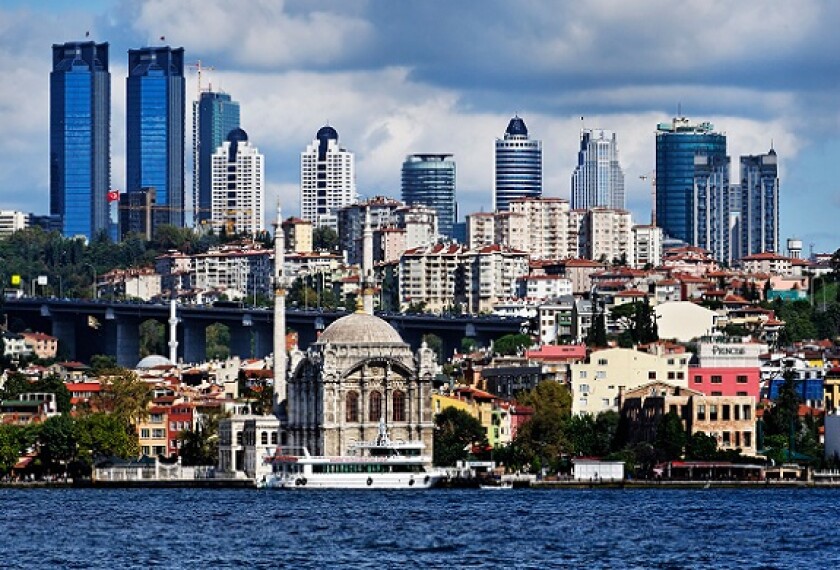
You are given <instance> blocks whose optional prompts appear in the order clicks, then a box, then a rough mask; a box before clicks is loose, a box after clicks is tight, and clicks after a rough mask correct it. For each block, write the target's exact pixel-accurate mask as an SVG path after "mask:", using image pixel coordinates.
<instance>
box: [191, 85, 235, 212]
mask: <svg viewBox="0 0 840 570" xmlns="http://www.w3.org/2000/svg"><path fill="white" fill-rule="evenodd" d="M199 87H201V86H199ZM238 128H239V103H238V102H237V101H234V100H233V99H231V96H230V95H228V94H227V93H221V92H218V91H201V92H200V93H199V96H198V101H193V210H194V212H193V221H194V223H195V225H196V227H199V226H201V225H203V224H206V223H208V222H209V221H210V211H211V203H212V193H213V190H212V188H213V179H212V175H211V163H212V158H211V157H212V156H213V153H215V152H216V149H217V148H219V147H220V146H222V143H224V142H225V141H226V140H227V137H228V135H229V134H230V132H231V131H233V130H234V129H238Z"/></svg>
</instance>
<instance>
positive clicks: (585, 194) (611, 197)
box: [572, 129, 624, 210]
mask: <svg viewBox="0 0 840 570" xmlns="http://www.w3.org/2000/svg"><path fill="white" fill-rule="evenodd" d="M596 207H600V208H611V209H613V210H623V209H624V173H623V172H622V171H621V165H620V164H619V162H618V144H617V142H616V138H615V133H609V132H608V131H604V130H600V129H599V130H592V129H582V130H581V132H580V150H579V151H578V162H577V166H576V167H575V171H574V173H573V174H572V208H575V209H589V208H596Z"/></svg>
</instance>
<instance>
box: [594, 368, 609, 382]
mask: <svg viewBox="0 0 840 570" xmlns="http://www.w3.org/2000/svg"><path fill="white" fill-rule="evenodd" d="M606 377H607V371H606V370H599V371H598V372H596V373H595V378H596V379H599V378H600V379H601V380H603V379H604V378H606Z"/></svg>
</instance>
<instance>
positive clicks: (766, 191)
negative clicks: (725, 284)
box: [740, 148, 781, 257]
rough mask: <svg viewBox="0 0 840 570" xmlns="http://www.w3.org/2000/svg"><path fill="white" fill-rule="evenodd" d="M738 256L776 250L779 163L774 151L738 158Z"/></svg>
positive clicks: (777, 238) (777, 243) (777, 240)
mask: <svg viewBox="0 0 840 570" xmlns="http://www.w3.org/2000/svg"><path fill="white" fill-rule="evenodd" d="M740 190H741V257H746V256H747V255H753V254H756V253H764V252H768V251H769V252H778V251H779V249H780V247H781V244H780V243H779V164H778V157H777V156H776V151H775V150H773V149H772V148H771V149H770V152H768V153H767V154H759V155H751V156H742V157H741V188H740Z"/></svg>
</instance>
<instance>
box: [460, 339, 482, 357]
mask: <svg viewBox="0 0 840 570" xmlns="http://www.w3.org/2000/svg"><path fill="white" fill-rule="evenodd" d="M477 346H478V343H477V342H476V340H475V339H474V338H470V337H467V336H465V337H464V338H462V339H461V352H463V353H465V354H469V353H470V352H473V351H474V350H475V349H476V347H477Z"/></svg>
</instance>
